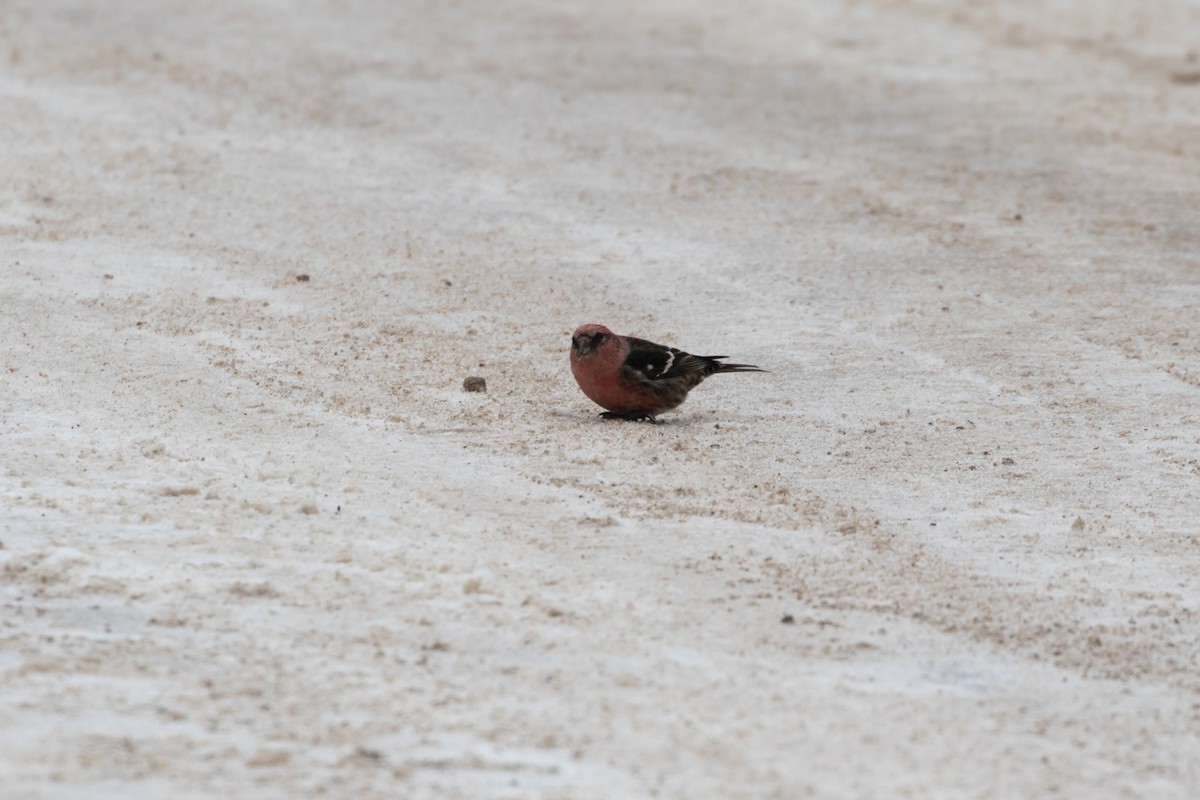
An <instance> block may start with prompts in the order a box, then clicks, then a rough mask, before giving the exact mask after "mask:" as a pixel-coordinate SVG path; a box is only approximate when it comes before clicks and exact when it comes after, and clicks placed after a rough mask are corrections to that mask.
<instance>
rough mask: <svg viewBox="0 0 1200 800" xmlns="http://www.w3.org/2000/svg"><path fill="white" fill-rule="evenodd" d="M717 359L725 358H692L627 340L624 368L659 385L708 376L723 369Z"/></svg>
mask: <svg viewBox="0 0 1200 800" xmlns="http://www.w3.org/2000/svg"><path fill="white" fill-rule="evenodd" d="M718 358H728V356H694V355H692V354H691V353H685V352H683V351H682V350H680V349H678V348H675V347H664V346H663V345H661V344H655V343H654V342H648V341H646V340H645V339H633V338H630V339H629V355H628V356H626V358H625V364H624V366H625V367H626V368H627V369H630V370H633V371H634V372H636V373H637V374H638V376H639V377H642V378H645V379H646V380H652V381H660V380H666V379H668V378H676V377H679V376H680V375H689V374H694V373H700V374H703V375H711V374H713V373H714V372H718V371H720V369H721V367H722V366H724V365H723V364H720V363H718V362H717V361H716V360H715V359H718Z"/></svg>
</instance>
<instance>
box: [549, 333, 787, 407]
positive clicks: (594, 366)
mask: <svg viewBox="0 0 1200 800" xmlns="http://www.w3.org/2000/svg"><path fill="white" fill-rule="evenodd" d="M725 358H729V356H694V355H692V354H691V353H685V352H683V351H682V350H679V349H677V348H674V347H667V346H665V345H661V344H655V343H654V342H648V341H646V340H645V339H638V338H636V337H634V336H621V335H619V334H615V333H613V332H612V331H610V330H609V329H608V328H606V327H604V326H603V325H596V324H595V323H589V324H587V325H581V326H579V327H578V328H576V329H575V332H574V333H572V334H571V373H572V374H573V375H574V376H575V381H576V383H578V384H579V388H580V389H582V390H583V393H584V394H586V395H587V396H588V397H589V398H591V400H592V401H593V402H595V403H596V404H597V405H599V406H602V407H604V408H606V409H608V410H607V411H605V412H604V413H602V414H601V415H600V416H601V417H603V418H605V419H624V420H630V421H647V422H650V423H654V422H656V421H657V420H656V417H658V415H659V414H662V413H664V412H666V411H670V410H671V409H673V408H676V407H678V406H679V405H680V404H681V403H682V402H683V401H684V400H685V399H686V398H687V395H688V392H690V391H691V390H692V389H694V388H696V386H697V385H699V383H700V382H701V381H703V380H704V379H705V378H707V377H708V376H709V375H716V374H717V373H721V372H766V370H765V369H761V368H759V367H756V366H754V365H753V364H726V363H723V362H722V360H721V359H725Z"/></svg>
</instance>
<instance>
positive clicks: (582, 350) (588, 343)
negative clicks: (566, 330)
mask: <svg viewBox="0 0 1200 800" xmlns="http://www.w3.org/2000/svg"><path fill="white" fill-rule="evenodd" d="M571 344H572V345H574V346H575V355H577V356H579V357H580V358H583V357H584V356H586V355H587V354H588V352H589V351H590V350H591V347H592V340H591V339H589V338H588V337H586V336H579V337H577V338H575V339H574V340H572V342H571Z"/></svg>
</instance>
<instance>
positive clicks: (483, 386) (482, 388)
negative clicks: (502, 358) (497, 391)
mask: <svg viewBox="0 0 1200 800" xmlns="http://www.w3.org/2000/svg"><path fill="white" fill-rule="evenodd" d="M463 388H464V389H466V390H467V391H468V392H486V391H487V381H485V380H484V379H483V378H481V377H479V376H478V375H472V376H471V377H469V378H467V379H466V380H465V381H463Z"/></svg>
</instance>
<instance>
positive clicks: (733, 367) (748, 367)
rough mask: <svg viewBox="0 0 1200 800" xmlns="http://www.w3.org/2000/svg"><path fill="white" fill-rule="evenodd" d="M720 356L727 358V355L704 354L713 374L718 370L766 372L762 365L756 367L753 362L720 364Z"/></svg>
mask: <svg viewBox="0 0 1200 800" xmlns="http://www.w3.org/2000/svg"><path fill="white" fill-rule="evenodd" d="M722 358H729V356H704V360H705V361H707V362H708V363H709V368H710V369H711V370H712V374H713V375H716V374H717V373H719V372H767V370H765V369H763V368H762V367H756V366H754V365H753V364H722V363H721V361H720V359H722Z"/></svg>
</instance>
